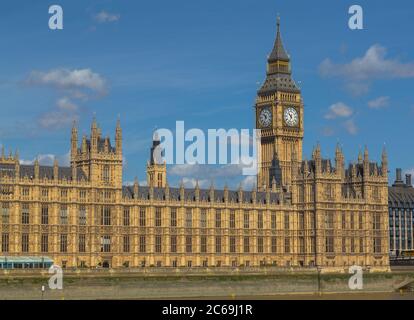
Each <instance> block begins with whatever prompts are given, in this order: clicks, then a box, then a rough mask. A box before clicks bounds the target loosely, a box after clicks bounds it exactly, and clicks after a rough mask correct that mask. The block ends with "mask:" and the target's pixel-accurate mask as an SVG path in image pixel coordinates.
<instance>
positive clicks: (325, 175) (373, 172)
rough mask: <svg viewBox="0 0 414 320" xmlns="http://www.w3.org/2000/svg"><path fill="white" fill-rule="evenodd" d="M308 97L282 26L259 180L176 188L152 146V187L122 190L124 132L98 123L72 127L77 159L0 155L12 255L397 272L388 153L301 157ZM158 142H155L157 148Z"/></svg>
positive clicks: (262, 116)
mask: <svg viewBox="0 0 414 320" xmlns="http://www.w3.org/2000/svg"><path fill="white" fill-rule="evenodd" d="M303 115H304V104H303V100H302V97H301V93H300V90H299V88H298V87H297V85H296V83H295V82H294V80H293V79H292V77H291V67H290V58H289V56H288V55H287V54H286V52H285V50H284V48H283V45H282V41H281V37H280V32H279V24H278V31H277V37H276V42H275V45H274V48H273V50H272V53H271V54H270V56H269V58H268V68H267V77H266V80H265V82H264V84H263V87H262V88H261V89H260V90H259V92H258V97H257V104H256V119H257V120H256V124H257V127H258V128H260V129H261V130H262V138H261V139H262V140H261V152H260V159H259V163H260V172H259V174H258V184H257V185H258V188H257V190H256V188H254V189H253V190H242V189H241V188H240V189H239V190H236V191H230V190H228V189H227V188H224V190H215V188H214V187H213V186H212V187H211V188H210V189H208V190H200V188H199V187H198V186H196V187H195V188H194V189H186V188H184V187H183V186H180V187H179V188H170V187H169V186H168V184H167V181H166V166H165V164H157V163H155V162H154V157H153V154H152V152H151V157H150V161H149V162H148V164H147V179H148V187H143V186H139V185H138V183H137V182H135V183H134V185H133V186H123V183H122V130H121V126H120V124H119V122H118V124H117V127H116V134H115V145H114V146H112V145H111V141H110V139H109V138H108V137H106V138H103V137H102V136H101V130H100V128H99V127H98V125H97V123H96V121H95V120H94V121H93V123H92V127H91V134H90V136H89V137H86V136H83V137H82V141H81V142H80V143H79V141H78V133H77V129H76V128H75V127H74V128H73V129H72V137H71V166H70V167H60V166H59V165H58V163H57V162H56V161H55V164H54V165H53V166H50V167H47V166H41V165H39V163H38V161H35V163H34V165H23V164H20V163H19V157H18V155H17V154H16V155H15V156H12V155H10V156H6V155H4V152H3V155H2V157H1V160H0V179H1V180H0V181H1V182H0V183H1V184H0V187H1V190H0V191H1V192H0V206H1V210H2V211H1V224H0V233H1V239H0V240H1V250H2V255H3V256H47V257H50V258H52V259H53V260H54V261H55V263H57V264H59V265H62V266H66V267H96V266H102V267H113V268H121V267H140V266H154V267H157V266H158V267H160V266H162V267H213V266H222V267H241V266H266V265H273V266H284V267H286V266H292V267H309V266H317V267H320V268H323V270H326V271H344V270H347V267H348V266H350V265H353V264H358V265H361V266H364V267H367V268H370V269H371V270H375V271H387V270H389V259H388V242H389V241H388V209H387V205H388V189H387V156H386V154H385V151H384V153H383V156H382V163H381V164H380V165H378V164H376V163H373V162H371V161H370V160H369V158H368V151H367V150H366V151H365V153H364V157H363V158H362V156H361V155H360V157H359V159H358V162H357V163H354V164H351V165H349V167H348V168H347V169H345V163H344V156H343V154H342V151H341V149H340V148H339V147H338V148H337V151H336V157H335V165H332V163H331V161H330V160H328V159H323V158H322V157H321V150H320V147H319V146H318V147H317V148H316V149H315V150H314V152H313V154H312V159H311V160H309V161H307V160H304V161H302V139H303V133H304V130H303V128H304V121H303ZM157 143H159V142H157V141H154V145H153V148H152V150H154V147H155V146H156V144H157Z"/></svg>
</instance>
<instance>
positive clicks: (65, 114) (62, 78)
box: [25, 68, 108, 129]
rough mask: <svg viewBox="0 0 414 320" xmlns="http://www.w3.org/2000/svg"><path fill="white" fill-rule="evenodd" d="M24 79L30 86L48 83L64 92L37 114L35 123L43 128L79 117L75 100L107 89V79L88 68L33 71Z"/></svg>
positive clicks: (59, 124) (101, 93) (49, 85)
mask: <svg viewBox="0 0 414 320" xmlns="http://www.w3.org/2000/svg"><path fill="white" fill-rule="evenodd" d="M25 83H26V84H28V85H32V86H47V87H51V88H53V89H55V90H58V91H59V92H60V93H62V92H63V93H64V96H63V97H61V98H59V99H58V100H57V101H56V106H55V107H54V108H52V109H51V110H50V111H48V112H45V113H44V114H42V115H41V116H40V117H39V119H38V125H39V126H40V127H41V128H45V129H60V128H63V127H67V126H69V125H70V124H71V123H72V122H73V121H75V120H78V119H79V110H80V108H79V106H78V105H77V103H76V102H80V101H86V100H88V99H89V98H90V97H91V96H92V95H97V97H102V96H104V95H105V94H106V93H107V90H108V89H107V82H106V79H104V78H103V77H102V76H101V75H99V74H98V73H96V72H93V71H92V70H91V69H88V68H86V69H73V70H70V69H65V68H58V69H52V70H49V71H45V72H44V71H32V72H30V74H29V75H28V76H27V78H26V80H25ZM73 100H75V101H76V102H74V101H73Z"/></svg>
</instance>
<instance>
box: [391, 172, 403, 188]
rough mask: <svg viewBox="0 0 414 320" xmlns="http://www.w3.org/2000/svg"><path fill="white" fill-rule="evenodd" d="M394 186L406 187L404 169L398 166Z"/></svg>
mask: <svg viewBox="0 0 414 320" xmlns="http://www.w3.org/2000/svg"><path fill="white" fill-rule="evenodd" d="M392 186H393V187H405V184H404V181H403V180H402V170H401V168H397V169H396V172H395V182H394V184H393V185H392Z"/></svg>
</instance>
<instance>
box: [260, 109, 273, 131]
mask: <svg viewBox="0 0 414 320" xmlns="http://www.w3.org/2000/svg"><path fill="white" fill-rule="evenodd" d="M271 123H272V112H271V111H270V109H269V108H263V109H262V111H260V115H259V124H260V125H261V126H262V127H263V128H267V127H269V126H270V125H271Z"/></svg>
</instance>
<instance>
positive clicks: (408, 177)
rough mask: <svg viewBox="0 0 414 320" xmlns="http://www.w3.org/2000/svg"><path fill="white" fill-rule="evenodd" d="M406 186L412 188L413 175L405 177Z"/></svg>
mask: <svg viewBox="0 0 414 320" xmlns="http://www.w3.org/2000/svg"><path fill="white" fill-rule="evenodd" d="M405 185H406V186H407V187H409V188H411V187H412V186H413V185H412V183H411V174H406V175H405Z"/></svg>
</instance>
